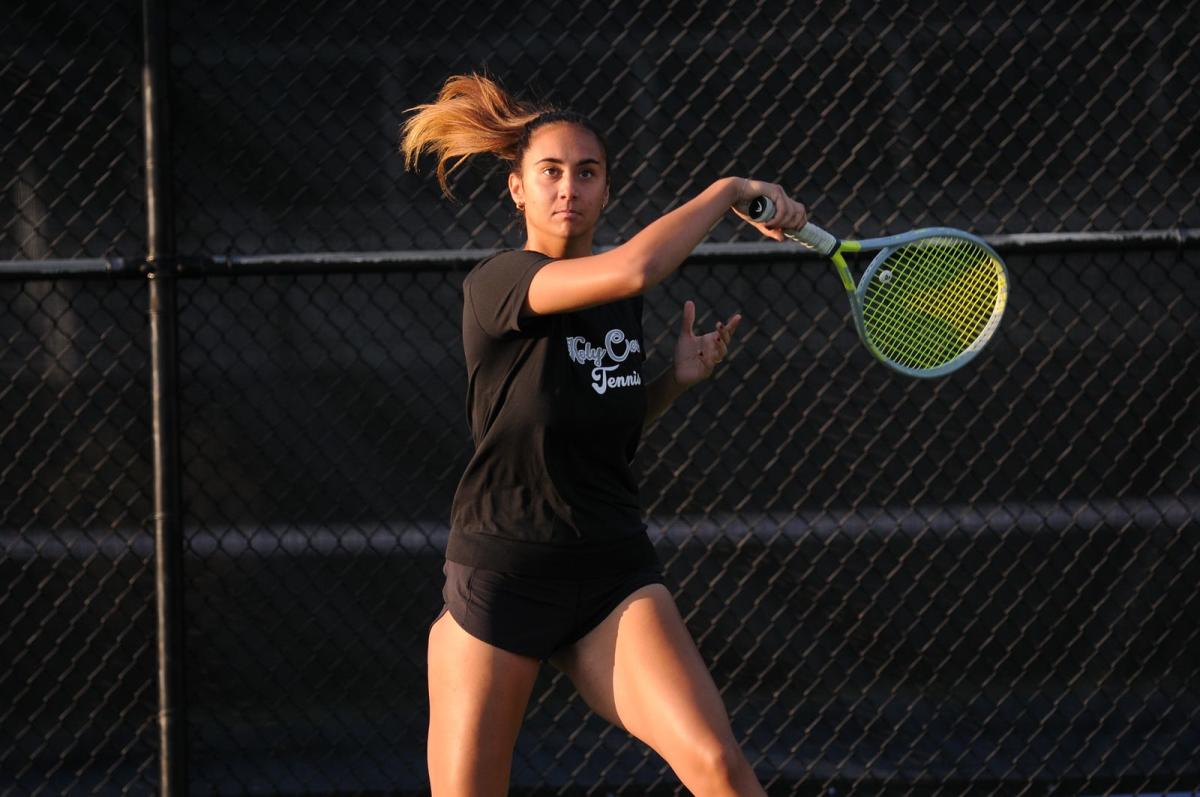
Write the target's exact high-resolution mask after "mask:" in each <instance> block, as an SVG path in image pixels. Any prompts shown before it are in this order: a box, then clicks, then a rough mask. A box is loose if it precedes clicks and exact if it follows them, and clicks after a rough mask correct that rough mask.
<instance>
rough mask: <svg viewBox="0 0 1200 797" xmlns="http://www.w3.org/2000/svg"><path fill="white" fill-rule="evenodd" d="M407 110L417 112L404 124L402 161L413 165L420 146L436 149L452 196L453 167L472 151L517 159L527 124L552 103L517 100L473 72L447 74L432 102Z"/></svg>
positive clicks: (421, 150) (425, 149) (440, 179)
mask: <svg viewBox="0 0 1200 797" xmlns="http://www.w3.org/2000/svg"><path fill="white" fill-rule="evenodd" d="M409 110H410V111H416V113H415V114H413V115H412V116H410V117H409V118H408V119H407V120H406V121H405V122H404V126H403V128H402V137H401V141H400V152H401V153H402V154H403V155H404V167H405V168H406V169H409V170H414V169H415V168H416V166H417V159H418V158H419V157H420V155H421V154H422V153H424V152H429V153H431V154H433V155H435V156H436V157H437V159H438V164H437V178H438V183H439V184H440V185H441V187H442V193H443V194H445V195H446V196H447V197H450V198H453V196H454V194H453V192H451V190H450V184H449V182H448V180H447V178H448V177H449V176H450V174H451V173H453V172H454V171H455V170H456V169H458V168H459V167H460V166H462V165H463V163H464V162H466V160H467V159H468V158H470V157H471V156H473V155H485V154H487V155H495V156H496V157H498V158H500V159H501V160H504V161H507V162H509V163H512V164H516V163H519V161H520V157H521V154H522V151H523V149H524V144H525V143H526V142H527V141H528V126H529V125H530V124H531V123H532V122H533V121H535V120H536V119H537V118H538V117H539V116H542V115H543V114H545V113H547V112H551V111H552V110H553V109H551V108H542V107H537V106H534V105H531V104H529V103H525V102H521V101H519V100H517V99H515V98H513V97H511V96H509V94H508V93H507V92H506V91H504V89H502V88H501V87H500V86H498V85H497V84H496V83H495V82H494V81H493V80H491V79H490V78H488V77H485V76H483V75H478V74H475V73H472V74H470V75H454V76H452V77H450V78H449V79H447V80H446V83H445V85H443V86H442V90H441V92H439V93H438V97H437V100H436V101H435V102H432V103H426V104H424V105H418V106H416V107H415V108H410V109H409Z"/></svg>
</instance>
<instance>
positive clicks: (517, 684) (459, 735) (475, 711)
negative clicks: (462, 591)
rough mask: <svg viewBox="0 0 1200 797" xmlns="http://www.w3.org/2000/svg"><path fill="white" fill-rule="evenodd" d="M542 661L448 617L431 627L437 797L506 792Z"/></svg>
mask: <svg viewBox="0 0 1200 797" xmlns="http://www.w3.org/2000/svg"><path fill="white" fill-rule="evenodd" d="M539 664H540V662H539V661H538V660H537V659H535V658H530V657H527V656H519V655H517V654H515V653H509V652H508V651H505V650H501V649H500V648H497V647H493V646H492V645H489V644H487V643H486V642H482V641H480V640H479V639H476V638H475V637H473V636H471V635H470V634H468V633H467V632H466V631H464V630H463V629H462V627H460V626H459V625H458V623H456V622H455V621H454V618H453V617H451V616H450V612H443V614H442V616H441V617H440V618H438V620H437V622H435V623H434V624H433V626H432V627H431V628H430V629H429V742H428V747H427V758H428V763H429V783H430V787H431V789H432V792H433V797H452V796H453V797H468V795H471V796H474V795H480V796H481V797H482V796H484V795H497V797H498V796H499V795H504V794H507V793H508V777H509V770H510V769H511V767H512V756H513V748H514V747H515V745H516V742H517V734H518V732H519V731H520V729H521V721H522V719H523V718H524V716H525V707H526V705H527V704H528V702H529V695H530V693H531V692H532V691H533V683H534V681H535V679H536V678H537V674H538V667H539Z"/></svg>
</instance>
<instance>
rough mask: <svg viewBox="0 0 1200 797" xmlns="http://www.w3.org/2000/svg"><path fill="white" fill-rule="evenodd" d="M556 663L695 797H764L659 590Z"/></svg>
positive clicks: (622, 610)
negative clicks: (648, 748)
mask: <svg viewBox="0 0 1200 797" xmlns="http://www.w3.org/2000/svg"><path fill="white" fill-rule="evenodd" d="M551 663H553V664H554V665H555V666H557V667H559V668H560V669H562V670H563V671H564V672H565V673H566V674H567V676H568V677H569V678H571V680H572V682H574V684H575V686H576V688H577V689H578V690H579V692H580V694H581V695H582V696H583V698H584V700H586V701H587V703H588V705H589V706H591V707H592V709H593V710H594V711H596V712H597V713H598V714H600V715H601V716H603V717H605V718H606V719H608V720H609V721H610V722H612V723H613V724H615V725H617V726H619V727H622V728H624V729H625V730H627V731H628V732H629V733H631V734H633V735H634V736H636V737H637V738H639V739H641V740H642V741H643V742H645V743H646V744H648V745H649V746H650V747H651V748H652V749H653V750H655V751H656V752H657V753H658V754H659V755H661V756H662V757H663V758H664V759H665V760H666V762H667V764H669V765H670V767H671V769H672V770H674V771H675V774H676V775H677V776H678V777H679V779H680V780H681V781H682V782H683V785H684V786H686V787H687V788H688V790H689V791H691V792H692V793H693V794H695V795H697V797H710V795H711V796H713V797H715V796H716V795H755V796H756V797H758V796H759V795H762V796H763V797H765V795H766V792H765V791H764V790H763V788H762V786H761V785H760V784H759V782H758V779H757V778H756V777H755V775H754V770H753V768H752V767H751V766H750V764H749V762H747V761H746V758H745V756H744V755H743V754H742V751H741V748H740V747H739V745H738V744H737V741H736V740H735V739H734V737H733V731H732V729H731V728H730V726H729V717H728V715H727V714H726V712H725V706H724V703H723V702H722V700H721V695H720V693H719V692H718V691H717V687H716V685H715V684H714V683H713V679H712V676H711V675H710V674H709V672H708V667H707V666H706V665H705V664H704V660H703V659H702V658H701V657H700V652H699V651H698V650H697V649H696V644H695V642H693V641H692V636H691V634H690V633H689V632H688V630H687V626H685V625H684V623H683V618H682V617H680V616H679V610H678V609H677V608H676V607H675V601H674V599H673V598H672V597H671V593H670V592H668V591H667V588H666V587H664V586H663V585H662V584H651V585H650V586H646V587H642V588H641V589H639V590H637V591H635V592H634V593H633V594H632V595H630V596H629V597H627V598H626V599H625V600H624V601H623V602H622V603H621V604H620V605H619V606H618V607H617V608H616V609H614V610H613V611H612V613H610V614H609V615H608V617H607V618H606V619H605V620H604V621H603V622H601V623H600V625H599V626H597V627H596V628H594V629H592V630H591V631H590V632H589V633H588V634H587V635H586V636H585V637H583V638H582V639H580V640H579V641H578V642H576V643H575V644H574V645H572V646H571V647H569V648H567V649H565V650H563V651H561V652H560V653H558V654H556V655H555V656H554V657H553V658H552V659H551Z"/></svg>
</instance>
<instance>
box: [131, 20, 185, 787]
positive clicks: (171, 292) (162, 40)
mask: <svg viewBox="0 0 1200 797" xmlns="http://www.w3.org/2000/svg"><path fill="white" fill-rule="evenodd" d="M166 13H167V8H166V0H143V3H142V25H143V30H142V36H143V58H144V60H143V63H142V114H143V127H144V131H145V154H146V223H147V231H146V248H147V257H146V262H147V267H148V278H149V280H150V285H149V304H150V308H149V310H150V318H149V321H150V359H151V366H150V367H151V383H152V396H151V412H152V414H153V424H154V429H153V444H154V546H155V554H156V556H155V567H154V582H155V584H154V587H155V596H156V602H157V609H158V611H157V632H158V644H157V647H156V655H157V659H158V738H159V793H160V794H162V795H163V797H171V796H174V795H181V794H185V793H186V792H187V769H186V765H187V743H186V732H187V706H186V703H185V702H184V690H183V600H182V597H183V596H182V581H183V530H182V520H181V512H180V486H179V480H180V476H179V428H178V407H179V393H178V351H177V344H176V341H177V329H178V317H177V314H176V281H175V240H174V223H173V219H172V216H171V213H172V210H171V201H170V200H171V195H170V192H171V176H170V165H171V164H170V149H169V139H168V135H167V133H168V124H169V117H168V111H169V107H168V96H167V24H166Z"/></svg>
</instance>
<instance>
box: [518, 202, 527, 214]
mask: <svg viewBox="0 0 1200 797" xmlns="http://www.w3.org/2000/svg"><path fill="white" fill-rule="evenodd" d="M517 210H519V211H521V212H522V213H524V212H525V203H524V202H518V203H517Z"/></svg>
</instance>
